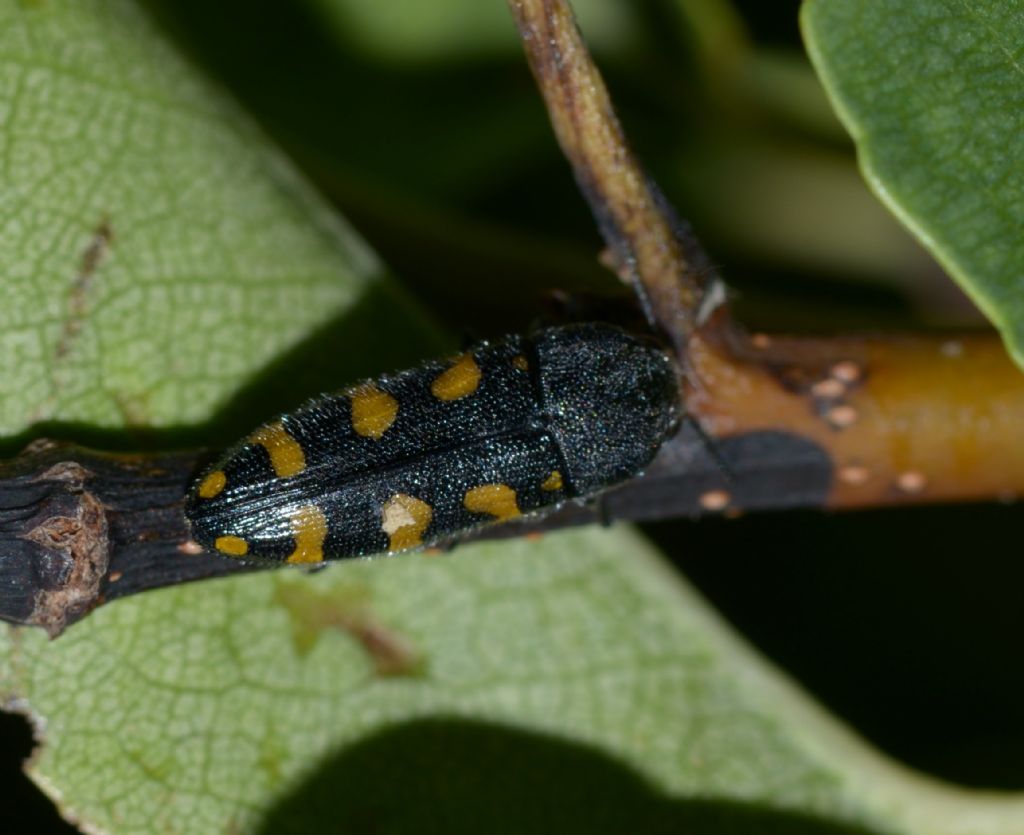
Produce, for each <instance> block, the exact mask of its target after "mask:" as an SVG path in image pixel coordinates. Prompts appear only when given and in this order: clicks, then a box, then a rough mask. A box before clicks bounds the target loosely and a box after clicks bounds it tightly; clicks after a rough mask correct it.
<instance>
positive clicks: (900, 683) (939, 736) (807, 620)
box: [647, 505, 1024, 790]
mask: <svg viewBox="0 0 1024 835" xmlns="http://www.w3.org/2000/svg"><path fill="white" fill-rule="evenodd" d="M1020 520H1021V508H1020V507H1019V505H1018V506H1006V505H973V506H971V505H963V506H949V507H927V508H925V507H922V508H906V509H903V510H898V511H893V510H879V511H872V512H859V513H846V514H841V515H826V514H822V513H815V512H810V511H801V512H793V513H785V514H777V515H771V514H761V515H757V514H752V515H750V516H747V517H744V518H741V519H735V520H726V519H706V520H704V521H702V522H699V523H697V524H687V523H680V522H669V523H663V524H658V525H651V526H649V527H648V528H647V530H648V531H649V533H651V534H652V536H653V537H654V539H655V541H656V542H657V544H658V545H660V546H661V547H662V548H664V549H665V551H666V552H667V553H669V554H672V555H673V559H674V562H675V564H676V565H677V566H678V567H679V568H680V569H681V570H683V571H685V572H686V574H687V576H688V577H689V578H690V579H691V580H693V581H694V582H695V583H696V584H697V586H698V587H699V588H700V590H701V591H702V592H703V593H704V594H705V595H707V596H708V597H709V598H710V600H711V602H712V603H713V604H714V605H715V606H716V607H717V608H718V609H719V610H720V611H721V612H723V613H724V615H725V616H726V617H727V618H728V619H729V620H731V621H732V623H733V624H734V625H735V626H736V628H737V629H738V630H740V631H741V632H742V633H743V634H744V635H745V636H746V637H747V639H748V640H750V641H752V642H753V643H754V644H755V645H756V646H757V647H758V649H760V650H761V651H762V652H763V653H764V654H765V655H767V656H769V657H770V658H771V659H772V660H773V661H774V662H775V663H777V664H779V665H780V666H782V667H783V668H784V669H785V670H787V671H788V672H789V673H790V674H791V675H792V676H793V677H794V678H796V679H797V680H798V681H799V682H800V683H801V685H802V686H803V687H805V688H806V689H807V690H809V691H810V692H811V693H812V694H813V695H814V696H815V697H816V698H817V699H819V700H820V701H821V702H823V703H824V705H825V707H826V708H827V709H828V710H830V711H832V712H834V713H835V714H837V715H838V716H840V717H842V718H843V719H844V720H845V721H847V722H849V723H850V724H851V725H853V726H854V727H855V728H856V730H857V731H858V732H859V733H861V734H863V735H864V736H865V737H867V738H868V739H869V740H870V741H871V742H872V743H873V744H874V745H876V746H878V747H880V748H881V749H883V750H884V751H885V752H886V753H888V754H889V755H890V756H892V757H894V758H896V759H898V760H900V761H902V762H904V763H906V764H908V765H910V766H912V767H914V768H918V769H921V770H923V771H926V772H928V773H930V774H933V775H936V776H938V777H941V778H943V779H946V780H949V781H952V782H955V783H960V784H963V785H969V786H976V787H982V788H996V789H1011V790H1012V789H1016V790H1020V789H1021V788H1022V787H1024V757H1022V756H1021V752H1022V751H1024V665H1022V664H1021V662H1020V646H1021V635H1024V606H1021V602H1020V601H1021V589H1022V588H1024V561H1022V560H1021V559H1020V548H1019V544H1018V543H1019V538H1020Z"/></svg>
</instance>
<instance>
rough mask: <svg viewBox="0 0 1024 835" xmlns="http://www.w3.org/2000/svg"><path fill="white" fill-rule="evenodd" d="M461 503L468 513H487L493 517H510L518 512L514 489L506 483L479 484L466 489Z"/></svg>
mask: <svg viewBox="0 0 1024 835" xmlns="http://www.w3.org/2000/svg"><path fill="white" fill-rule="evenodd" d="M462 504H463V505H464V506H465V508H466V510H468V511H470V513H487V514H490V515H491V516H493V517H494V518H495V519H511V518H513V517H515V516H518V515H519V514H520V510H519V505H518V504H516V491H515V490H513V489H512V488H511V487H509V486H508V485H507V484H481V485H480V486H479V487H473V488H472V489H470V490H467V491H466V497H465V498H464V499H463V500H462Z"/></svg>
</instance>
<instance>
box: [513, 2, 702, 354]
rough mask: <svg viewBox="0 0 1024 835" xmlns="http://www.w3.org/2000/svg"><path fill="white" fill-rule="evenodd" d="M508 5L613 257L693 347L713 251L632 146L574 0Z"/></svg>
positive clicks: (677, 339)
mask: <svg viewBox="0 0 1024 835" xmlns="http://www.w3.org/2000/svg"><path fill="white" fill-rule="evenodd" d="M509 7H510V8H511V10H512V14H513V16H514V17H515V20H516V23H517V25H518V26H519V32H520V35H521V37H522V41H523V45H524V47H525V49H526V57H527V59H528V60H529V63H530V68H531V69H532V70H533V74H534V77H535V78H536V79H537V85H538V87H539V88H540V91H541V94H542V95H543V97H544V102H545V104H546V105H547V109H548V114H549V116H550V117H551V124H552V126H553V127H554V129H555V135H556V136H557V138H558V142H559V144H560V145H561V147H562V151H563V152H564V153H565V155H566V157H567V158H568V160H569V162H570V164H571V165H572V170H573V173H574V174H575V176H576V182H577V183H578V184H579V187H580V190H581V191H582V192H583V195H584V197H586V199H587V202H588V203H589V204H590V209H591V211H592V212H593V214H594V217H595V218H596V219H597V222H598V226H599V227H600V230H601V234H602V235H603V237H604V239H605V242H606V243H607V245H608V248H609V251H610V253H611V256H612V260H613V266H614V267H615V269H616V271H617V272H618V274H619V276H620V277H621V278H622V279H623V280H624V281H626V282H627V283H628V284H629V285H630V286H631V287H632V288H633V289H634V290H635V291H636V293H637V295H638V296H639V297H640V299H641V301H642V302H643V304H644V307H645V312H646V313H647V314H648V316H649V318H650V319H651V320H652V321H654V322H656V323H657V325H658V327H659V328H660V329H661V330H662V332H663V333H664V335H665V336H666V337H667V338H669V339H670V340H672V342H673V343H674V344H675V347H676V350H677V353H678V354H679V355H680V356H684V355H685V351H684V349H685V345H686V340H687V338H688V335H689V334H691V333H692V332H693V331H694V330H695V329H696V327H697V326H698V325H699V324H700V319H701V318H702V317H703V315H704V313H705V311H706V308H707V307H709V306H710V305H708V300H712V299H714V298H715V297H716V296H717V294H715V293H713V292H710V291H711V289H712V288H714V287H715V286H716V284H715V282H714V281H713V270H712V268H711V265H710V262H709V260H708V258H707V256H706V255H705V254H704V252H703V250H702V249H701V247H700V245H699V244H698V243H697V241H696V239H695V238H694V237H693V235H692V234H691V233H690V231H689V229H688V228H687V227H685V226H684V224H682V223H681V222H680V221H679V219H678V218H676V217H675V215H674V213H673V212H672V210H671V208H670V207H669V206H668V203H667V202H666V201H665V200H664V198H663V197H662V195H661V193H660V192H659V191H658V189H657V188H656V187H655V186H654V184H653V183H652V182H651V181H650V179H649V178H648V177H647V176H646V174H645V173H644V172H643V170H642V168H641V166H640V164H639V162H638V161H637V159H636V158H635V157H634V155H633V153H632V152H631V151H630V149H629V146H628V143H627V142H626V138H625V136H624V134H623V132H622V126H621V125H620V124H619V121H618V119H617V118H616V116H615V112H614V110H613V109H612V104H611V100H610V99H609V97H608V91H607V89H606V88H605V86H604V82H603V81H602V80H601V75H600V73H599V72H598V71H597V67H596V66H594V63H593V61H592V60H591V58H590V54H589V52H588V51H587V47H586V44H585V43H584V42H583V38H582V36H581V35H580V32H579V29H578V28H577V26H576V22H575V20H574V19H573V15H572V10H571V9H570V7H569V4H568V3H567V2H562V0H509Z"/></svg>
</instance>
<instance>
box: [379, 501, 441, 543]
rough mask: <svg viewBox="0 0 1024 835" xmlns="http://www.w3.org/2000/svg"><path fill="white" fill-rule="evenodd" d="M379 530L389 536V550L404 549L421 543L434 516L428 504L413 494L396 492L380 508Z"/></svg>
mask: <svg viewBox="0 0 1024 835" xmlns="http://www.w3.org/2000/svg"><path fill="white" fill-rule="evenodd" d="M380 515H381V524H380V527H381V530H382V531H384V533H386V534H387V535H388V537H390V542H389V543H388V550H389V551H404V550H406V549H407V548H415V547H417V546H419V545H422V544H423V534H424V532H425V531H426V530H427V525H429V524H430V520H431V519H432V518H433V517H434V511H433V510H432V509H431V507H430V505H429V504H427V503H426V502H424V501H421V500H420V499H417V498H416V497H415V496H408V495H406V494H405V493H396V494H395V495H394V496H392V497H391V498H390V499H388V500H387V501H386V502H385V503H384V506H383V507H381V509H380Z"/></svg>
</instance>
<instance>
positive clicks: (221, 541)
mask: <svg viewBox="0 0 1024 835" xmlns="http://www.w3.org/2000/svg"><path fill="white" fill-rule="evenodd" d="M213 547H214V548H216V549H217V550H218V551H220V552H221V553H222V554H230V555H231V556H232V557H244V556H245V555H246V554H248V553H249V543H248V542H246V541H245V540H244V539H242V538H241V537H240V536H218V537H217V538H216V539H215V540H214V541H213Z"/></svg>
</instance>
